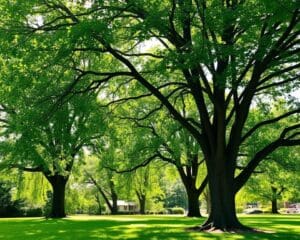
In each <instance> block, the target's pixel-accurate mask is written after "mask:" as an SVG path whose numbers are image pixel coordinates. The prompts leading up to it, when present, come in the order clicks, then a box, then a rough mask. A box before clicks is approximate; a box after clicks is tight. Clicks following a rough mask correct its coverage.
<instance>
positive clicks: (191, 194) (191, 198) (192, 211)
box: [186, 187, 202, 217]
mask: <svg viewBox="0 0 300 240" xmlns="http://www.w3.org/2000/svg"><path fill="white" fill-rule="evenodd" d="M186 192H187V197H188V213H187V216H188V217H202V216H201V213H200V205H199V195H200V194H199V193H198V191H197V190H196V189H193V188H188V187H187V188H186Z"/></svg>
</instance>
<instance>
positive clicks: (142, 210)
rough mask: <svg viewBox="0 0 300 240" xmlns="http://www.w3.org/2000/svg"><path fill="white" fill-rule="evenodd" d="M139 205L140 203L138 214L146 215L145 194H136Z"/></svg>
mask: <svg viewBox="0 0 300 240" xmlns="http://www.w3.org/2000/svg"><path fill="white" fill-rule="evenodd" d="M137 195H138V199H139V203H140V214H145V213H146V211H145V210H146V195H145V194H137Z"/></svg>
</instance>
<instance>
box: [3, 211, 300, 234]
mask: <svg viewBox="0 0 300 240" xmlns="http://www.w3.org/2000/svg"><path fill="white" fill-rule="evenodd" d="M241 219H242V221H243V223H245V224H246V225H249V226H252V227H255V228H261V229H265V230H271V231H274V232H275V233H271V234H269V233H256V234H253V233H245V234H234V235H232V234H228V233H225V234H211V233H199V232H188V231H186V228H188V227H191V226H194V225H199V224H201V223H202V222H203V221H204V219H203V218H202V219H190V218H184V217H159V216H156V217H152V216H151V217H148V216H145V217H141V216H136V217H135V216H122V217H118V216H116V217H98V218H93V217H91V218H86V219H81V218H79V217H76V218H66V219H61V220H45V219H38V218H37V219H0V239H3V240H4V239H5V240H12V239H14V240H15V239H20V240H29V239H30V240H36V239H37V240H58V239H59V240H67V239H70V240H71V239H72V240H81V239H82V240H83V239H84V240H86V239H91V240H95V239H107V240H109V239H139V240H143V239H151V240H164V239H166V240H175V239H180V240H181V239H187V240H189V239H197V240H198V239H199V240H200V239H201V240H205V239H212V240H223V239H245V240H248V239H249V240H256V239H257V240H271V239H272V240H273V239H282V240H296V239H300V227H295V226H299V225H300V220H297V218H290V217H275V218H274V217H268V216H266V217H261V216H259V217H252V216H251V217H242V218H241ZM298 219H299V218H298ZM293 227H294V228H293Z"/></svg>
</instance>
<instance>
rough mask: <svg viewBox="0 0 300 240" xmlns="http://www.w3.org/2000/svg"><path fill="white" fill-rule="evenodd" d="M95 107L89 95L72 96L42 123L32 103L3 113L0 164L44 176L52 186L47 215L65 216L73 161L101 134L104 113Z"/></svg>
mask: <svg viewBox="0 0 300 240" xmlns="http://www.w3.org/2000/svg"><path fill="white" fill-rule="evenodd" d="M19 101H22V98H21V97H20V99H19ZM96 108H97V103H96V99H95V97H94V96H93V95H91V96H84V97H78V98H76V99H75V98H73V99H72V100H70V101H69V102H68V103H67V104H65V105H63V106H62V107H61V108H60V109H58V110H56V111H55V112H54V113H53V115H52V116H51V118H50V119H47V120H46V121H45V120H44V121H43V122H42V123H41V122H40V115H42V116H43V114H44V113H45V112H44V111H43V110H42V109H40V108H33V107H32V106H28V107H25V106H23V107H22V108H17V105H16V106H15V107H14V109H15V110H14V112H15V113H13V114H9V115H7V116H6V121H7V123H8V124H9V125H8V126H7V128H6V131H5V132H4V133H3V136H4V137H6V140H5V141H3V142H2V145H1V147H2V149H1V150H2V155H3V156H2V158H3V159H2V163H1V164H2V165H4V166H6V167H7V168H18V169H20V170H22V171H27V172H41V173H42V174H43V175H44V176H45V178H46V179H47V180H48V181H49V183H50V184H51V187H52V190H53V197H52V209H51V213H50V214H49V216H50V217H53V218H61V217H65V216H66V214H65V187H66V184H67V181H68V179H69V176H70V174H71V171H72V167H73V165H74V162H78V161H79V160H80V159H79V158H80V156H81V155H82V151H83V147H84V146H87V145H89V144H91V142H92V141H93V140H95V139H97V138H100V137H101V136H102V134H103V131H104V129H105V128H104V117H103V115H102V113H101V112H100V111H95V109H96ZM101 125H102V127H101ZM29 126H31V127H30V128H29Z"/></svg>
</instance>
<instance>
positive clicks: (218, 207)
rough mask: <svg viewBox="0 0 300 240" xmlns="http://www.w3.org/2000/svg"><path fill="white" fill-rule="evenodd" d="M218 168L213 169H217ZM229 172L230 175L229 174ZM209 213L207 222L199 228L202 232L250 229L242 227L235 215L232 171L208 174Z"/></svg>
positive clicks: (212, 171)
mask: <svg viewBox="0 0 300 240" xmlns="http://www.w3.org/2000/svg"><path fill="white" fill-rule="evenodd" d="M218 168H219V167H215V169H218ZM230 172H231V173H232V174H230ZM208 180H209V191H210V199H211V211H210V214H209V217H208V219H207V221H206V222H205V223H204V224H203V225H202V226H200V230H203V231H206V230H207V231H214V230H221V231H226V232H227V231H233V232H235V231H243V230H250V228H248V227H245V226H243V225H242V224H241V223H240V222H239V220H238V218H237V215H236V210H235V194H236V192H235V190H234V184H233V183H234V174H233V171H218V172H217V171H214V170H211V171H210V174H209V179H208Z"/></svg>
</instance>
